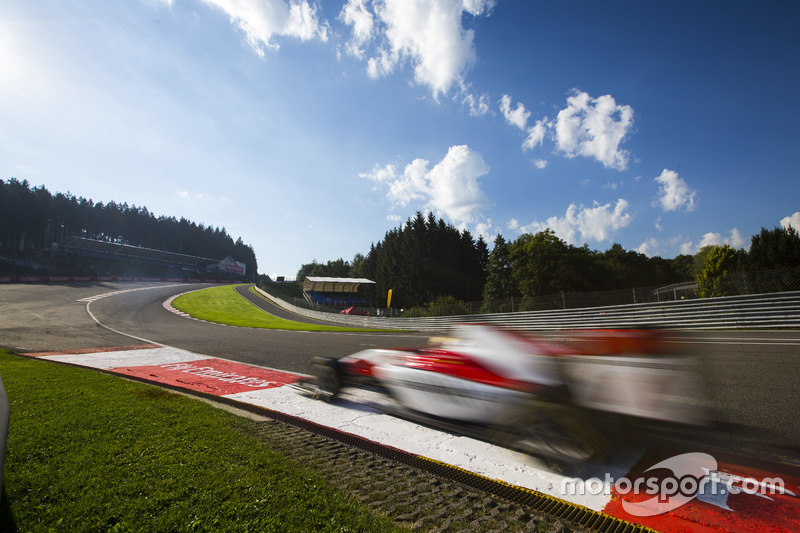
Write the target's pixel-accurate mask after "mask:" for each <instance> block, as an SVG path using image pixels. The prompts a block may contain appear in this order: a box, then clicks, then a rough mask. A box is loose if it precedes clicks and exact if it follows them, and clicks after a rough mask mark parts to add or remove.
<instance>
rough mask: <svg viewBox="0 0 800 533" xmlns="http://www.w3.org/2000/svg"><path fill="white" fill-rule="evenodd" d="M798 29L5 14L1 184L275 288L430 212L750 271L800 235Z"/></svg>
mask: <svg viewBox="0 0 800 533" xmlns="http://www.w3.org/2000/svg"><path fill="white" fill-rule="evenodd" d="M798 27H800V7H798V6H797V5H796V4H795V3H793V2H768V3H757V2H737V1H733V2H676V1H669V2H667V1H663V2H661V1H648V2H641V1H630V2H624V1H621V2H589V1H585V2H583V1H581V2H569V1H565V2H539V1H528V0H515V1H511V0H495V1H489V0H347V1H344V0H337V1H326V2H313V1H309V0H290V1H287V0H171V1H170V0H127V1H122V0H120V1H115V2H99V1H85V0H84V1H81V0H40V1H37V2H30V1H28V0H6V1H5V2H3V3H2V4H0V178H2V179H8V178H11V177H16V178H18V179H27V180H28V181H29V182H31V183H32V184H33V185H45V186H46V187H47V188H48V189H49V190H50V191H53V192H55V191H61V192H67V191H69V192H71V193H72V194H75V195H76V196H83V197H86V198H92V199H93V200H95V201H102V202H108V201H110V200H114V201H117V202H127V203H128V204H131V205H137V206H147V207H148V209H150V210H151V211H152V212H154V213H155V214H156V215H167V216H176V217H186V218H188V219H190V220H194V221H196V222H198V223H200V222H202V223H204V224H206V225H211V226H217V227H225V228H226V230H227V231H228V232H229V233H230V234H231V235H232V236H233V237H234V238H236V237H239V236H241V237H242V239H243V240H244V241H245V242H247V243H249V244H251V245H252V246H253V247H254V249H255V251H256V254H257V257H258V263H259V271H260V272H262V273H266V274H270V275H286V276H293V275H294V274H295V273H296V272H297V270H298V268H299V267H300V266H301V265H302V264H303V263H309V262H311V261H312V260H317V261H320V262H326V261H329V260H333V259H337V258H339V257H342V258H344V259H346V260H350V259H352V257H353V256H354V255H355V254H356V253H367V252H368V251H369V247H370V244H371V243H374V242H377V241H379V240H381V239H382V238H383V236H384V234H385V233H386V231H387V230H389V229H391V228H394V227H397V226H399V225H400V224H401V223H402V222H403V221H405V220H406V219H407V218H409V217H411V216H413V214H414V213H415V212H416V211H423V212H426V211H432V212H434V213H435V214H437V216H440V217H442V218H444V219H445V220H447V221H448V222H451V223H452V224H454V225H455V226H457V227H460V228H466V229H469V230H470V231H471V232H472V234H473V235H474V236H476V237H477V236H478V235H483V236H484V238H485V239H486V240H487V242H488V243H489V244H491V242H492V241H493V240H494V238H495V236H497V235H498V234H502V235H503V236H504V237H505V238H506V240H513V239H516V238H517V237H518V236H519V235H520V234H522V233H523V232H526V231H527V232H536V231H539V230H542V229H544V228H547V227H550V228H552V229H553V230H555V231H556V233H557V234H558V235H559V236H560V237H561V238H562V239H564V240H565V241H568V242H570V243H573V244H576V245H582V244H584V243H588V245H589V247H590V248H591V249H596V250H605V249H607V248H608V247H610V246H611V244H613V243H615V242H616V243H620V244H621V245H622V246H624V247H625V248H626V249H630V250H638V251H640V252H642V253H645V254H647V255H649V256H653V255H660V256H662V257H668V258H670V257H674V256H676V255H678V254H681V253H695V252H697V251H698V250H699V248H700V247H701V246H703V245H707V244H723V243H727V244H731V245H733V246H736V247H745V248H746V247H747V246H748V245H749V242H750V237H751V236H752V235H753V234H755V233H758V232H759V231H760V229H761V228H762V227H767V228H773V227H775V226H778V225H781V224H783V225H786V224H789V223H792V224H793V226H795V227H800V180H798V175H797V153H798V149H800V134H798V123H800V101H798V99H797V97H796V93H797V88H798V86H800V83H799V82H800V37H799V35H800V33H798V32H797V28H798ZM792 95H795V96H792Z"/></svg>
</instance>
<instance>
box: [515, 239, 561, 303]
mask: <svg viewBox="0 0 800 533" xmlns="http://www.w3.org/2000/svg"><path fill="white" fill-rule="evenodd" d="M566 253H567V245H566V243H565V242H564V241H562V240H561V239H559V238H558V237H556V234H555V232H554V231H553V230H551V229H546V230H544V231H540V232H539V233H537V234H536V235H531V234H529V233H526V234H524V235H522V236H520V237H519V238H518V239H517V240H516V241H514V242H513V243H512V244H511V245H510V246H509V255H510V258H511V265H512V269H513V275H514V280H515V281H516V283H517V286H518V287H519V290H520V292H521V293H522V296H525V297H528V298H532V297H536V296H542V295H543V294H552V293H555V292H558V291H559V290H562V288H563V285H562V277H561V272H560V265H561V264H562V263H563V260H564V258H565V256H566Z"/></svg>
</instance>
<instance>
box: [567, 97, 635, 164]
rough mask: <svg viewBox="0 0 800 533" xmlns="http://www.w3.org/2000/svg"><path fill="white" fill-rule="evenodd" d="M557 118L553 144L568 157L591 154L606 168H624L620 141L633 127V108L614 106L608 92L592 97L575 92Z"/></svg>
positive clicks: (627, 155) (625, 156) (624, 154)
mask: <svg viewBox="0 0 800 533" xmlns="http://www.w3.org/2000/svg"><path fill="white" fill-rule="evenodd" d="M567 104H568V105H567V107H566V108H565V109H562V110H561V111H559V113H558V118H557V119H556V124H555V130H556V147H557V148H558V150H560V151H562V152H564V154H565V155H566V156H567V157H570V158H571V157H575V156H577V155H582V156H586V157H593V158H595V159H596V160H598V161H600V162H601V163H603V166H605V167H606V168H615V169H617V170H625V169H626V168H627V167H628V157H629V154H628V152H627V151H625V150H622V149H621V148H620V144H621V143H622V141H623V140H624V139H625V137H626V136H627V135H628V134H629V133H630V130H631V127H632V126H633V108H631V107H630V106H627V105H617V103H616V102H615V101H614V98H613V97H611V96H610V95H605V96H600V97H599V98H594V99H593V98H591V97H590V96H589V95H588V94H587V93H585V92H576V93H575V94H573V95H572V96H570V97H569V98H567Z"/></svg>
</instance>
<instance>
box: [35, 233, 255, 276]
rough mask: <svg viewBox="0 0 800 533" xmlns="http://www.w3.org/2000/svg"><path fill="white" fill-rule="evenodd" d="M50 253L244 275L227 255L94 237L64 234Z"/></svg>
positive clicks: (238, 265)
mask: <svg viewBox="0 0 800 533" xmlns="http://www.w3.org/2000/svg"><path fill="white" fill-rule="evenodd" d="M51 253H52V255H53V256H78V257H91V258H95V259H100V260H104V261H107V262H111V263H114V262H117V263H119V262H125V263H134V264H140V265H141V264H145V265H156V266H161V267H165V268H169V269H175V270H181V271H184V272H193V273H197V274H215V275H218V274H227V275H228V276H232V275H235V276H244V275H245V264H244V263H240V262H238V261H235V260H234V259H233V258H231V257H230V256H228V257H226V258H224V259H222V260H219V259H211V258H209V257H198V256H193V255H185V254H179V253H175V252H165V251H163V250H154V249H151V248H142V247H139V246H130V245H127V244H117V243H113V242H107V241H98V240H94V239H86V238H83V237H74V236H72V237H67V238H65V239H64V240H62V241H61V242H60V243H57V244H56V243H53V249H52V251H51Z"/></svg>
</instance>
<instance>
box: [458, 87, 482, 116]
mask: <svg viewBox="0 0 800 533" xmlns="http://www.w3.org/2000/svg"><path fill="white" fill-rule="evenodd" d="M459 86H460V88H461V95H462V99H461V102H462V103H464V104H466V105H467V106H468V107H469V114H470V115H472V116H473V117H480V116H483V115H485V114H487V113H488V112H489V95H488V94H486V93H483V94H481V95H480V96H476V95H474V94H473V93H472V86H471V85H470V84H468V83H466V82H464V81H463V80H462V81H460V82H459Z"/></svg>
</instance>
